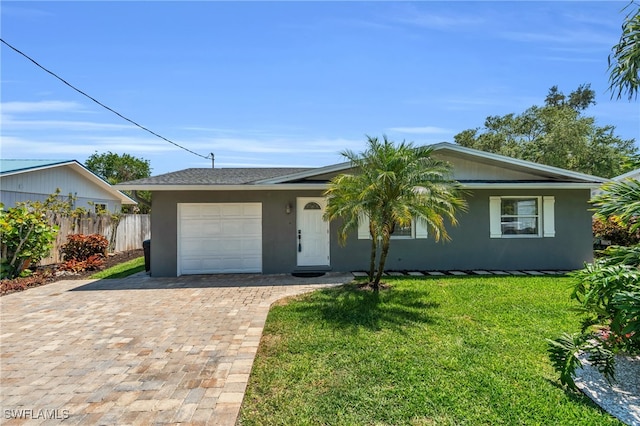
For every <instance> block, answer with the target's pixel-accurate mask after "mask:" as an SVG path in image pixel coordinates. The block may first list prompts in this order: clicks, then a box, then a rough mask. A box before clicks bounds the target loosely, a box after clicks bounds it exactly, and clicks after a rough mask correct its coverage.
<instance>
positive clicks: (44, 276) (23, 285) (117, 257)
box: [0, 249, 144, 296]
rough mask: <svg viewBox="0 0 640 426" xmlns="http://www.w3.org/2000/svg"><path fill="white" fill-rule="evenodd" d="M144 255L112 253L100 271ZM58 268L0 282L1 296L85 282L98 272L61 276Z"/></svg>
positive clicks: (43, 268) (64, 274) (55, 266)
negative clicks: (38, 288) (57, 283)
mask: <svg viewBox="0 0 640 426" xmlns="http://www.w3.org/2000/svg"><path fill="white" fill-rule="evenodd" d="M143 255H144V252H143V250H142V249H139V250H130V251H123V252H120V253H115V254H114V253H110V254H109V255H108V256H107V258H106V259H105V263H104V265H103V266H102V268H100V270H102V269H107V268H111V267H112V266H115V265H118V264H120V263H124V262H127V261H129V260H132V259H135V258H138V257H141V256H143ZM58 266H59V265H57V264H56V265H46V266H40V267H38V268H37V269H36V270H35V271H33V274H31V276H28V277H24V278H14V279H12V280H2V281H0V296H5V295H7V294H11V293H15V292H18V291H23V290H26V289H28V288H31V287H39V286H41V285H45V284H50V283H53V282H56V281H62V280H85V279H89V277H91V276H92V275H93V274H95V273H96V272H98V271H95V270H94V271H82V272H76V273H73V274H69V273H63V274H60V273H58ZM60 272H62V271H60Z"/></svg>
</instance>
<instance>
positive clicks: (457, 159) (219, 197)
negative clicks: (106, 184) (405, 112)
mask: <svg viewBox="0 0 640 426" xmlns="http://www.w3.org/2000/svg"><path fill="white" fill-rule="evenodd" d="M432 147H433V148H434V156H435V157H438V158H440V159H442V160H446V161H449V162H450V163H451V164H452V165H453V169H454V178H455V179H456V180H458V181H459V182H461V183H462V185H463V187H464V188H465V190H466V192H467V196H466V197H467V201H468V204H469V210H468V212H466V213H460V214H459V225H458V226H457V227H454V228H449V231H450V236H451V237H452V240H451V241H450V242H446V243H442V242H439V243H436V242H435V241H434V240H433V238H430V237H429V235H427V233H426V231H425V230H424V229H421V227H420V226H419V223H416V224H414V226H412V227H411V228H410V229H404V230H403V232H402V233H401V235H395V236H394V237H393V238H394V239H393V241H392V242H391V249H390V251H389V257H388V260H387V269H389V270H421V271H425V270H444V269H457V270H472V269H502V270H517V269H543V270H547V269H548V270H570V269H577V268H581V267H582V266H583V263H584V262H588V261H591V260H592V243H593V241H592V231H591V215H592V214H591V212H590V211H589V210H588V209H589V204H588V200H589V198H590V191H591V188H594V187H598V186H599V185H600V184H602V183H603V182H604V181H605V179H603V178H599V177H595V176H589V175H585V174H581V173H576V172H571V171H567V170H563V169H559V168H555V167H549V166H543V165H540V164H536V163H532V162H528V161H522V160H516V159H513V158H509V157H505V156H501V155H496V154H490V153H486V152H482V151H477V150H474V149H469V148H464V147H461V146H459V145H454V144H450V143H440V144H436V145H432ZM349 168H350V164H349V163H341V164H334V165H330V166H326V167H319V168H239V169H237V168H229V169H226V168H219V169H214V168H211V169H186V170H181V171H177V172H173V173H168V174H164V175H159V176H154V177H150V178H146V179H140V180H136V181H132V182H126V183H122V184H120V185H118V186H117V187H118V188H119V189H137V190H150V191H152V194H153V195H152V214H151V233H152V240H151V273H152V275H153V276H178V275H183V274H212V273H237V272H247V273H249V272H250V273H265V274H269V273H291V272H297V271H305V270H313V271H329V270H331V271H355V270H365V269H366V268H367V266H368V257H369V248H370V241H369V240H368V239H369V235H368V231H367V226H366V224H365V223H363V224H362V226H361V227H360V228H361V229H360V230H359V231H358V232H354V233H353V235H352V236H351V237H350V238H349V239H348V241H347V244H346V245H345V246H340V245H339V244H338V238H337V224H336V223H327V222H324V221H323V220H322V214H323V211H324V208H325V205H326V203H325V199H324V198H323V192H324V191H325V189H326V187H327V182H328V181H329V179H331V178H332V177H334V176H336V175H337V174H340V173H343V172H345V171H348V170H349ZM363 222H364V221H363Z"/></svg>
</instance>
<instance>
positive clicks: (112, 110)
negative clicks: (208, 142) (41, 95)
mask: <svg viewBox="0 0 640 426" xmlns="http://www.w3.org/2000/svg"><path fill="white" fill-rule="evenodd" d="M0 41H1V42H2V43H4V44H5V45H7V47H9V48H11V49H13V50H14V51H16V52H17V53H19V54H20V55H22V56H24V57H25V58H27V59H28V60H30V61H31V62H33V63H34V64H35V65H36V66H37V67H38V68H40V69H42V70H44V71H46V72H48V73H49V74H51V75H52V76H54V77H55V78H57V79H58V80H60V81H61V82H63V83H64V84H66V85H67V86H69V87H71V88H72V89H73V90H75V91H76V92H78V93H80V94H81V95H83V96H86V97H87V98H89V99H91V100H92V101H93V102H95V103H97V104H98V105H100V106H101V107H103V108H105V109H107V110H109V111H111V112H112V113H114V114H115V115H117V116H118V117H120V118H122V119H123V120H126V121H128V122H129V123H131V124H133V125H134V126H136V127H139V128H141V129H142V130H144V131H146V132H149V133H151V134H152V135H154V136H156V137H159V138H160V139H162V140H164V141H166V142H169V143H170V144H172V145H175V146H177V147H178V148H180V149H184V150H185V151H187V152H190V153H191V154H193V155H197V156H198V157H201V158H204V159H205V160H209V159H211V158H212V157H211V156H205V155H202V154H198V153H197V152H195V151H192V150H190V149H189V148H185V147H184V146H182V145H179V144H177V143H175V142H173V141H171V140H169V139H167V138H165V137H164V136H162V135H159V134H157V133H156V132H154V131H153V130H150V129H148V128H146V127H144V126H142V125H140V124H138V123H136V122H135V121H133V120H131V119H129V118H127V117H125V116H124V115H122V114H120V113H119V112H118V111H116V110H114V109H112V108H109V107H108V106H106V105H105V104H103V103H102V102H100V101H98V100H97V99H95V98H93V97H92V96H89V95H88V94H86V93H85V92H83V91H82V90H80V89H78V88H77V87H75V86H74V85H72V84H71V83H69V82H67V81H66V80H65V79H63V78H62V77H60V76H59V75H57V74H56V73H54V72H52V71H49V70H48V69H46V68H45V67H43V66H42V65H40V64H39V63H37V62H36V61H35V60H34V59H32V58H30V57H29V56H28V55H27V54H25V53H24V52H21V51H20V50H18V49H16V48H15V47H13V46H12V45H10V44H9V43H7V42H6V41H5V40H4V39H3V38H0Z"/></svg>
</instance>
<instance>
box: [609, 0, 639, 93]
mask: <svg viewBox="0 0 640 426" xmlns="http://www.w3.org/2000/svg"><path fill="white" fill-rule="evenodd" d="M626 8H629V9H630V10H629V12H628V13H627V16H626V17H625V19H624V21H623V23H622V34H621V35H620V40H619V41H618V43H617V44H616V45H615V46H613V49H612V52H611V54H610V55H609V73H610V74H609V90H610V91H611V95H612V97H613V96H615V97H616V98H617V99H620V98H621V97H622V95H623V94H624V93H626V95H627V96H628V98H629V100H632V99H635V98H637V96H638V91H639V90H640V74H639V73H640V7H639V6H638V4H637V3H635V2H633V1H632V2H631V3H629V4H628V5H627V6H626ZM626 8H625V9H626Z"/></svg>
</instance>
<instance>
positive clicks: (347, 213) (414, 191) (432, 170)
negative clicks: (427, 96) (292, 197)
mask: <svg viewBox="0 0 640 426" xmlns="http://www.w3.org/2000/svg"><path fill="white" fill-rule="evenodd" d="M367 139H368V140H367V143H368V148H367V150H366V151H364V152H362V153H360V154H356V153H354V152H353V151H350V150H347V151H344V152H343V153H342V155H343V156H344V157H346V158H347V159H348V160H349V161H350V162H351V164H352V166H353V173H346V174H341V175H339V176H337V177H335V178H334V179H332V180H331V182H330V183H329V188H328V189H327V191H326V193H325V196H326V197H327V209H326V212H325V219H327V220H335V219H342V224H341V225H340V228H339V237H340V238H339V239H340V241H341V243H343V244H344V243H345V241H346V239H347V235H348V233H349V232H350V231H354V230H356V229H357V228H358V221H361V220H364V219H365V218H367V219H368V220H369V233H370V235H371V256H370V264H369V281H370V283H371V286H372V287H373V289H374V290H375V291H378V289H379V284H380V278H381V277H382V273H383V271H384V265H385V263H386V259H387V254H388V252H389V244H390V240H391V235H392V234H393V232H394V230H395V228H396V227H406V226H411V225H412V224H413V221H414V220H415V221H421V222H422V224H423V225H425V226H426V227H427V228H428V229H429V231H430V234H431V235H433V236H434V238H435V239H436V241H438V240H440V239H443V240H447V239H449V235H448V233H447V230H446V228H445V219H448V220H449V222H450V223H451V224H452V225H455V224H456V223H457V220H456V217H455V213H456V212H457V211H458V210H464V209H466V201H465V200H464V199H463V198H462V197H461V196H460V194H459V183H458V182H456V181H454V180H452V179H450V174H451V166H450V164H449V163H446V162H443V161H440V160H437V159H434V158H432V156H431V154H432V152H433V150H432V149H431V148H428V147H414V146H413V145H412V144H411V143H405V142H402V143H401V144H399V145H397V146H396V145H394V143H393V142H391V141H389V140H387V138H386V137H384V140H383V141H382V142H380V141H379V140H378V138H371V137H367ZM376 258H377V262H376ZM376 263H377V267H376Z"/></svg>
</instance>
